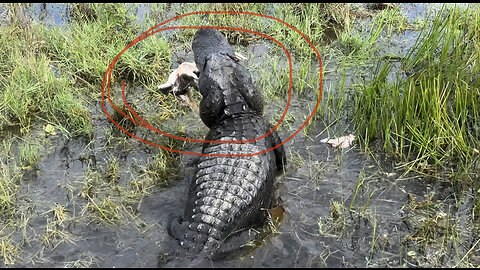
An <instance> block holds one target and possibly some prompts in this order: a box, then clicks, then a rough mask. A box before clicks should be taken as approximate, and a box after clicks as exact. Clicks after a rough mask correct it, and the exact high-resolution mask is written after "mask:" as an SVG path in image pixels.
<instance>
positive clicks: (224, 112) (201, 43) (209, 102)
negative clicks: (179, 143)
mask: <svg viewBox="0 0 480 270" xmlns="http://www.w3.org/2000/svg"><path fill="white" fill-rule="evenodd" d="M192 50H193V53H194V55H195V64H196V65H197V67H198V69H199V71H200V77H199V85H198V88H199V90H200V94H201V95H202V97H203V99H202V101H201V102H200V118H201V119H202V121H203V122H204V123H205V125H207V126H208V127H212V126H213V125H214V124H215V123H216V122H217V121H219V120H220V119H222V117H224V116H231V115H236V114H243V113H254V114H257V115H262V114H263V94H262V92H261V91H258V89H257V88H256V87H255V85H254V84H253V81H252V78H251V76H250V73H249V72H248V71H247V70H246V68H245V67H244V66H243V65H241V64H239V61H240V60H241V58H240V57H239V56H238V54H237V55H236V54H235V52H234V50H233V48H232V47H231V46H230V44H228V41H227V39H226V38H225V36H223V35H222V33H220V32H219V31H218V30H216V29H211V28H202V29H200V30H198V31H197V32H196V33H195V37H194V39H193V43H192Z"/></svg>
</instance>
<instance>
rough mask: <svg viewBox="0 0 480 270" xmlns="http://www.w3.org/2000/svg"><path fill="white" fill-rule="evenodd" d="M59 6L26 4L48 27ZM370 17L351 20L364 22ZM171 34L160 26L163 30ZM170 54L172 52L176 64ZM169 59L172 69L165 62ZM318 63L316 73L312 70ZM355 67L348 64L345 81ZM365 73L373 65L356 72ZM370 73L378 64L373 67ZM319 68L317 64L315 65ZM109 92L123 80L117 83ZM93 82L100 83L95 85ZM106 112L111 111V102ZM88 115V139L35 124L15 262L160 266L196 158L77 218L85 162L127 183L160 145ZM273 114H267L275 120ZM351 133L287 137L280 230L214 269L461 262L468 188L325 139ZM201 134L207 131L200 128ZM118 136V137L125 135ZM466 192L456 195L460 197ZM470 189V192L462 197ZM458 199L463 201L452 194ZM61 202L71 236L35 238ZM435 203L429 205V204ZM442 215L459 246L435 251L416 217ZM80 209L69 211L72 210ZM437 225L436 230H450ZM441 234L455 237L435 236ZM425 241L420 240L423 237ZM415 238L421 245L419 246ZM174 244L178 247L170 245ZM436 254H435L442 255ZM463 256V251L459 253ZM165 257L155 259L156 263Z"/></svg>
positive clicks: (304, 107)
mask: <svg viewBox="0 0 480 270" xmlns="http://www.w3.org/2000/svg"><path fill="white" fill-rule="evenodd" d="M432 8H437V6H435V5H433V4H401V12H402V13H403V14H405V15H406V16H407V17H408V19H409V20H412V21H413V20H416V19H424V17H425V15H426V13H427V12H428V11H429V10H431V9H432ZM66 9H67V7H66V5H62V4H45V5H44V4H32V6H31V10H30V12H31V14H32V17H33V18H34V19H35V20H38V21H43V22H45V23H46V24H51V25H52V26H54V25H56V26H62V25H66V24H68V15H67V14H68V13H67V11H66ZM146 10H148V5H140V7H139V8H138V9H137V10H136V14H137V15H139V17H141V14H143V13H145V12H146ZM369 20H371V19H369V18H366V19H363V20H357V21H356V23H357V24H359V25H360V26H358V27H361V25H362V24H367V23H368V22H369ZM166 35H167V34H166ZM417 36H418V31H413V30H406V31H404V32H403V33H393V34H392V37H391V38H390V39H389V40H388V41H385V42H386V43H385V44H386V46H384V51H385V52H384V53H385V54H389V53H395V54H397V55H404V54H405V53H406V51H407V50H408V49H409V48H410V47H411V46H412V45H413V44H414V43H415V40H416V38H417ZM270 46H272V44H269V43H265V42H254V43H252V44H249V45H248V46H246V47H245V46H244V47H242V48H239V50H241V51H242V52H243V53H244V54H246V55H247V57H248V60H247V61H246V63H245V65H246V66H247V67H249V69H250V70H251V72H252V74H253V77H254V79H255V80H258V77H256V76H257V75H256V74H257V72H255V71H256V70H259V69H265V68H268V67H267V66H265V64H263V63H264V62H265V60H264V58H265V57H267V56H268V51H269V48H270ZM178 48H180V49H178V50H176V51H175V53H174V54H173V56H174V57H177V58H178V57H180V56H181V57H183V58H185V60H186V61H192V60H193V55H192V53H191V52H186V51H183V50H182V49H181V46H178ZM322 60H324V63H326V65H325V66H323V68H324V69H326V70H327V71H329V72H325V75H324V80H323V82H322V83H323V91H325V94H326V95H335V93H336V91H337V89H338V87H339V85H338V83H337V82H338V81H339V80H340V76H341V74H339V73H337V72H335V70H336V68H337V66H336V64H335V61H334V59H333V58H329V57H328V56H326V57H325V59H322ZM172 62H175V61H172ZM172 68H175V66H172ZM318 68H319V63H318V61H317V62H316V63H314V65H313V70H318ZM355 72H356V71H350V73H348V72H347V81H346V83H347V84H348V83H351V81H349V78H350V76H353V73H355ZM362 72H364V73H365V76H366V77H367V78H368V77H369V76H371V74H372V73H369V71H362ZM371 72H373V68H372V71H371ZM312 73H313V74H314V72H312ZM113 89H114V91H116V95H120V94H119V93H121V92H120V91H121V88H120V87H119V86H118V85H114V86H113ZM99 91H100V86H99ZM314 91H318V88H315V89H314V88H312V89H311V90H310V92H307V94H305V95H303V96H295V95H294V96H293V97H292V101H291V104H290V107H289V110H288V117H287V118H286V119H287V120H285V123H284V124H282V126H280V128H279V134H280V137H281V138H282V139H283V140H285V139H287V138H288V137H289V136H290V135H292V134H293V132H295V131H296V130H297V129H298V128H299V127H300V126H301V124H302V123H303V122H304V121H305V120H306V118H307V117H308V115H309V114H310V113H311V111H312V109H313V108H314V106H315V102H316V100H315V92H314ZM145 96H146V95H145V93H144V90H143V88H142V87H136V88H131V89H129V90H128V95H127V99H128V100H131V101H132V102H133V101H135V100H136V101H139V100H140V102H139V103H138V104H143V102H148V100H146V97H145ZM285 104H286V101H285V103H284V104H277V103H269V102H268V101H267V110H266V113H265V117H266V118H267V119H268V120H269V121H273V120H275V121H277V120H278V116H279V115H281V113H280V114H278V112H282V111H283V108H284V106H285ZM106 107H107V111H109V112H110V113H111V114H113V109H112V108H111V106H109V105H108V104H107V105H106ZM91 113H92V120H93V123H94V129H95V130H94V136H93V140H89V139H86V138H74V139H72V138H67V137H66V136H64V135H62V134H61V133H59V134H57V135H51V136H48V137H45V133H44V130H43V129H42V127H41V126H36V127H35V128H34V131H33V132H34V133H35V134H37V136H38V137H42V138H43V141H44V143H43V146H42V148H41V152H42V158H41V159H40V160H39V162H38V165H37V167H36V168H34V169H33V170H30V171H28V173H26V174H25V175H24V178H23V180H22V187H21V191H20V196H19V201H20V202H19V205H20V208H23V211H24V212H25V214H26V215H28V216H29V219H28V226H25V227H24V228H25V231H24V232H18V233H16V234H14V235H12V238H13V239H17V240H19V239H21V240H22V241H19V242H22V243H23V244H22V248H21V249H22V253H21V257H22V259H21V263H20V262H19V263H18V264H16V265H14V266H19V267H40V266H41V267H64V266H98V267H157V266H163V265H162V262H159V260H160V259H159V257H161V256H160V253H161V252H162V250H165V248H167V249H168V248H169V247H168V246H166V245H171V244H172V242H171V239H170V237H169V236H168V234H167V229H166V224H167V218H168V215H169V214H170V213H181V212H182V211H183V198H184V196H185V182H184V178H185V176H187V175H188V173H189V172H190V167H189V166H190V165H191V160H192V158H193V156H190V155H185V154H180V155H179V157H178V158H179V160H180V162H179V164H178V174H177V175H176V176H175V177H172V178H173V179H170V181H169V184H168V185H167V186H160V187H157V188H155V189H154V190H151V191H150V192H149V193H148V194H146V195H145V196H143V197H142V199H141V200H140V201H139V202H138V203H137V204H135V205H132V206H131V207H132V209H133V210H132V211H128V213H133V214H132V216H127V217H125V218H124V220H123V221H122V222H119V223H117V224H115V225H111V224H102V223H98V222H92V221H91V220H88V219H87V218H85V217H84V215H83V213H82V211H85V210H84V209H85V205H86V204H87V202H88V201H87V200H85V199H84V198H82V197H81V196H80V194H81V192H82V190H83V188H84V181H85V178H86V177H87V174H88V173H89V172H88V171H89V170H91V169H92V168H95V169H98V170H100V171H101V170H106V169H105V168H106V167H108V164H109V161H110V160H112V159H115V160H116V162H117V165H118V166H117V167H118V175H119V178H118V183H119V185H122V184H123V185H127V184H128V183H129V181H131V180H132V179H135V178H136V177H138V176H139V175H140V174H141V173H142V172H141V171H142V170H140V169H139V168H144V167H145V166H146V164H148V163H149V162H151V161H152V159H153V156H154V155H155V154H156V153H158V152H159V149H158V148H155V147H153V146H151V145H147V144H145V143H143V142H141V141H138V140H136V139H134V138H130V137H128V136H126V137H125V138H123V140H124V143H123V144H122V147H115V148H108V147H106V145H108V143H109V141H108V140H110V138H111V136H110V135H111V134H108V132H109V131H111V132H115V129H116V127H115V126H114V125H113V124H112V123H111V122H110V120H109V119H108V118H107V117H106V115H105V114H104V112H103V111H102V107H101V103H100V101H98V102H97V103H96V104H91ZM180 121H182V122H183V123H187V124H185V126H186V127H187V128H186V131H185V132H186V134H187V135H188V136H192V137H195V136H198V138H200V137H203V136H204V134H206V132H207V129H206V128H205V127H204V126H203V124H202V123H201V122H200V121H199V120H198V116H197V115H195V114H194V113H193V112H190V111H188V110H185V114H184V115H182V116H178V117H177V118H175V119H173V120H171V122H170V124H171V125H175V124H176V123H178V122H180ZM275 121H274V122H275ZM350 133H353V127H352V126H351V125H349V124H348V123H347V122H345V121H344V122H341V121H340V122H339V123H337V124H335V125H332V126H330V125H329V123H325V122H322V121H316V123H315V124H314V125H312V126H310V127H309V130H308V133H307V134H306V133H305V132H303V131H301V132H299V133H298V135H297V136H295V137H293V138H292V139H291V140H289V141H288V142H287V143H286V144H285V149H286V151H287V156H288V157H289V158H288V162H289V164H288V166H287V169H286V172H285V174H284V175H282V176H280V177H278V179H277V181H278V189H277V190H276V193H275V197H276V201H277V203H278V205H279V206H280V207H282V208H283V209H284V211H285V212H284V213H283V215H282V218H281V221H280V222H279V223H278V224H277V226H276V231H274V232H272V233H270V234H268V235H266V236H265V237H263V238H262V239H261V241H259V242H258V243H257V244H256V247H255V248H253V249H252V250H251V251H250V252H248V253H239V254H238V256H233V257H231V258H230V257H229V258H228V259H223V260H219V261H215V262H212V266H214V267H368V266H376V267H379V266H391V267H400V266H422V265H433V266H456V265H457V264H458V263H459V261H460V260H459V259H458V258H457V255H456V254H455V252H458V251H459V250H460V251H463V252H464V253H465V252H466V251H468V250H469V249H470V247H471V246H472V245H473V244H474V243H475V241H477V239H478V236H477V235H476V234H475V230H472V229H471V227H470V226H471V224H470V221H469V220H468V212H469V211H470V210H471V207H472V203H473V202H472V199H471V196H469V195H468V194H471V192H473V191H470V190H467V191H465V190H464V188H463V187H462V186H459V185H454V184H451V183H450V182H448V181H445V182H443V181H438V180H436V181H433V180H430V179H428V178H427V177H422V176H418V175H410V174H408V175H403V171H402V170H401V169H399V168H397V164H396V163H395V162H394V161H392V160H389V159H386V158H384V157H383V156H381V155H376V154H373V155H370V154H368V153H364V152H362V151H361V149H360V148H359V147H358V145H357V144H356V143H354V144H353V145H352V146H351V147H348V148H345V149H340V148H334V147H332V146H331V145H329V144H326V143H321V142H320V140H322V139H324V138H327V137H337V136H342V135H347V134H350ZM135 134H136V135H138V136H139V137H142V138H148V136H150V135H149V134H150V133H148V132H147V131H145V130H143V129H140V128H137V129H135ZM202 134H203V135H202ZM120 137H121V136H120ZM181 147H184V148H182V149H181V150H185V151H192V152H200V149H201V146H200V144H185V145H184V146H181ZM460 194H462V195H460ZM465 194H467V195H465ZM458 196H462V199H460V198H458ZM415 202H417V203H421V202H425V203H431V207H430V208H429V209H428V210H425V211H421V210H419V209H420V208H419V207H415V206H414V204H415ZM54 205H62V206H64V207H65V208H66V209H67V210H68V213H69V215H70V217H71V219H69V220H68V221H67V225H65V228H66V229H65V230H64V231H62V233H63V234H65V235H66V236H68V237H63V238H61V239H65V240H63V241H58V242H56V243H55V245H53V246H46V245H45V244H44V242H42V241H40V237H39V236H40V235H44V234H45V232H46V230H47V231H48V228H47V227H48V226H47V225H48V221H49V220H50V219H52V212H51V209H52V206H54ZM432 212H433V213H432ZM434 214H438V217H437V218H436V219H435V220H436V221H437V222H438V223H441V222H443V223H447V224H448V223H449V222H453V220H455V221H454V222H455V224H453V225H451V226H457V228H458V232H459V233H458V235H457V243H458V246H457V245H456V244H455V243H453V244H450V245H445V246H447V247H448V248H449V250H447V251H444V250H442V252H440V251H439V249H440V248H438V247H436V246H435V244H434V243H430V242H429V243H428V245H427V244H426V243H427V242H428V241H427V240H428V239H420V240H419V238H420V237H421V236H420V235H419V234H417V232H418V231H420V230H421V229H422V228H423V227H421V226H420V225H418V224H419V221H418V220H419V219H423V220H425V219H428V218H432V216H431V215H434ZM75 217H76V218H75ZM445 226H446V225H444V226H443V227H442V228H444V229H445ZM438 237H439V238H438V239H439V241H447V242H448V241H450V242H451V241H452V239H447V238H448V237H442V235H441V234H439V235H438ZM418 243H420V244H418ZM417 244H418V245H421V246H422V248H419V247H418V246H417ZM171 248H174V247H173V246H172V247H171ZM440 253H441V254H440ZM464 253H463V254H464ZM160 261H161V260H160Z"/></svg>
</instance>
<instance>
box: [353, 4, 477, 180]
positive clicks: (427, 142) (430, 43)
mask: <svg viewBox="0 0 480 270" xmlns="http://www.w3.org/2000/svg"><path fill="white" fill-rule="evenodd" d="M478 14H479V9H478V7H477V8H475V9H470V10H460V9H458V8H453V9H451V10H446V9H442V10H441V11H440V13H439V14H437V15H436V17H435V18H434V20H433V23H432V26H431V28H426V27H425V28H423V30H422V32H421V34H420V38H419V39H418V40H417V43H416V44H415V46H414V47H413V48H412V49H411V50H410V51H409V53H408V54H407V56H406V58H405V59H404V61H403V63H402V66H403V70H405V71H407V73H410V74H411V75H410V76H408V77H406V78H404V79H402V77H401V74H400V72H398V73H397V77H396V80H394V81H393V82H390V81H388V79H387V77H388V76H389V75H390V74H391V73H392V64H391V63H390V62H387V63H385V64H384V65H383V67H381V68H380V70H379V72H378V73H377V74H376V77H375V78H374V80H373V81H372V82H371V83H369V84H368V85H361V86H360V87H359V88H360V89H359V92H358V95H357V97H356V102H355V104H356V105H355V106H356V112H355V118H354V122H355V125H356V130H357V135H358V136H360V137H361V138H362V141H363V144H364V146H365V147H368V146H369V145H370V142H371V141H372V140H374V139H378V140H380V141H381V142H382V144H383V147H382V148H383V150H384V151H385V152H386V153H388V154H390V155H392V156H396V157H399V158H401V159H402V160H404V161H410V163H408V164H407V165H406V166H408V167H407V168H408V169H415V170H417V171H419V172H421V173H426V174H429V175H436V174H437V173H438V172H439V171H441V170H448V169H449V168H453V169H454V170H456V171H457V172H459V173H460V174H462V173H463V174H467V175H468V174H470V173H472V172H473V169H474V168H475V167H474V166H472V165H473V164H474V161H476V160H478V155H476V154H475V152H474V148H477V149H478V146H479V141H480V129H479V127H478V122H479V121H480V111H479V108H480V92H478V87H479V85H480V81H478V79H476V78H477V77H478V74H479V71H480V64H479V62H478V60H479V56H480V47H479V46H478V44H479V42H480V33H479V31H480V27H479V26H480V16H479V15H478ZM456 165H458V166H456Z"/></svg>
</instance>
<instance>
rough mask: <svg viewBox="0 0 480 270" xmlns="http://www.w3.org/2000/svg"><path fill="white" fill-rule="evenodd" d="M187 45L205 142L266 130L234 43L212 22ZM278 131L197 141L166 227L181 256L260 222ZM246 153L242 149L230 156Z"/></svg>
mask: <svg viewBox="0 0 480 270" xmlns="http://www.w3.org/2000/svg"><path fill="white" fill-rule="evenodd" d="M192 49H193V53H194V58H195V64H196V66H197V67H198V70H199V77H198V89H199V91H200V94H201V95H202V100H201V102H200V106H199V108H200V111H199V115H200V118H201V120H202V121H203V123H204V124H205V125H206V126H207V127H208V128H209V129H210V130H209V132H208V134H207V135H206V137H205V140H208V141H248V140H253V139H256V138H258V137H261V136H262V135H265V134H266V133H268V132H269V131H270V130H271V129H272V126H271V125H270V124H269V123H268V122H267V121H266V120H265V119H263V116H262V115H263V110H264V108H263V107H264V104H263V94H262V92H261V91H259V90H258V89H257V88H256V87H255V85H254V83H253V80H252V78H251V75H250V74H249V72H248V71H247V69H246V68H245V67H244V66H243V65H242V64H241V63H239V61H240V59H239V58H238V57H236V56H235V53H234V50H233V48H232V47H231V46H230V44H229V43H228V41H227V40H226V38H225V37H224V36H223V34H221V33H220V32H219V31H218V30H216V29H211V28H201V29H199V30H198V31H197V32H196V33H195V36H194V40H193V43H192ZM280 143H281V140H280V137H279V136H278V134H277V133H276V131H273V132H271V133H270V134H269V135H268V136H266V137H264V138H262V139H259V140H256V141H252V142H248V143H234V142H233V143H217V142H206V143H204V144H203V147H202V153H203V154H210V155H212V154H213V155H227V156H206V155H202V156H200V158H198V160H197V167H196V169H195V173H194V174H193V175H192V176H191V180H190V181H189V182H190V183H189V187H188V191H187V193H188V194H187V198H186V206H185V212H184V215H183V216H175V217H172V218H171V220H170V221H169V226H168V232H169V234H170V235H171V236H172V237H173V238H175V239H176V240H177V241H178V243H179V245H180V246H181V247H182V248H179V249H180V250H183V251H184V252H185V254H186V257H187V258H190V259H192V260H193V259H195V258H202V259H207V260H212V259H214V256H215V254H216V253H217V252H218V251H219V248H220V246H221V245H222V243H224V242H225V240H226V239H227V238H229V237H230V236H232V235H234V234H235V233H237V232H240V231H245V230H248V229H249V228H252V227H254V226H260V225H262V224H264V222H265V220H266V217H267V216H268V214H267V212H266V209H269V208H270V206H271V201H272V193H273V186H274V182H275V179H276V177H277V176H278V175H279V173H281V172H282V171H283V168H284V166H285V164H286V155H285V150H284V148H283V145H281V146H279V147H277V148H275V149H274V150H271V151H266V152H265V153H262V154H259V155H249V154H255V153H259V152H263V151H265V150H268V149H271V148H273V147H275V146H277V145H279V144H280ZM230 155H245V156H230Z"/></svg>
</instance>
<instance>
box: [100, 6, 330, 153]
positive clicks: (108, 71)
mask: <svg viewBox="0 0 480 270" xmlns="http://www.w3.org/2000/svg"><path fill="white" fill-rule="evenodd" d="M210 13H213V14H248V15H254V16H260V17H265V18H269V19H273V20H276V21H278V22H281V23H283V24H284V25H286V26H288V27H289V28H291V29H292V30H294V31H296V32H297V33H299V34H300V35H301V36H302V37H303V38H304V39H305V40H306V41H307V42H308V43H309V45H310V46H311V47H312V48H313V50H314V51H315V53H316V54H317V57H318V60H319V64H320V69H319V77H320V84H319V85H320V87H319V97H318V100H317V102H316V104H315V108H314V109H313V111H312V113H311V114H310V115H309V117H308V118H307V120H306V121H305V122H304V123H303V124H302V125H301V126H300V128H298V129H297V131H295V132H294V133H293V134H292V135H291V136H290V137H288V138H287V139H286V140H284V141H282V142H281V143H279V144H278V145H276V146H274V147H272V148H270V149H266V150H264V151H261V152H258V153H250V154H203V153H196V152H188V151H182V150H177V149H172V148H168V147H165V146H161V145H157V144H155V143H152V142H150V141H147V140H144V139H142V138H139V137H137V136H135V135H133V134H131V133H130V132H128V131H126V130H125V129H124V128H123V127H121V126H120V125H119V124H118V123H117V122H115V121H114V120H113V119H112V117H111V116H110V114H108V112H107V110H106V108H105V91H104V88H105V81H106V80H107V77H108V83H107V88H108V100H109V102H110V104H111V105H112V106H113V107H115V105H114V104H113V103H112V102H111V100H110V78H111V73H112V71H113V67H114V65H115V63H116V61H117V60H118V58H119V57H120V55H121V54H123V53H124V52H125V51H126V50H127V49H128V48H130V47H131V46H133V45H134V44H135V43H137V42H138V41H140V40H143V39H144V38H146V37H148V36H150V35H152V34H155V33H157V32H160V31H163V30H167V29H178V28H222V27H214V26H204V27H198V26H188V27H173V28H168V27H167V28H161V29H159V30H156V31H153V29H155V28H158V27H159V26H161V25H163V24H165V23H167V22H170V21H173V20H176V19H179V18H181V17H185V16H190V15H194V14H210ZM223 28H224V29H234V30H242V31H246V32H251V33H256V32H255V31H251V30H247V29H239V28H230V27H223ZM162 29H163V30H162ZM150 31H153V32H152V33H149V32H150ZM258 34H260V35H262V36H264V37H266V35H264V34H261V33H258ZM267 38H268V37H267ZM272 40H273V38H272ZM281 46H282V47H283V45H281ZM285 50H286V49H285ZM286 52H287V55H288V56H289V54H288V51H286ZM290 65H291V62H290ZM290 68H291V66H290ZM322 73H323V72H322V60H321V57H320V54H319V53H318V51H317V49H316V48H315V46H314V45H313V43H312V42H311V41H310V40H309V39H308V38H307V37H306V36H305V35H304V34H303V33H302V32H300V31H299V30H298V29H296V28H295V27H293V26H291V25H290V24H288V23H286V22H284V21H282V20H280V19H278V18H275V17H272V16H268V15H263V14H259V13H252V12H243V11H197V12H191V13H186V14H183V15H180V16H177V17H174V18H171V19H169V20H166V21H164V22H162V23H160V24H158V25H156V26H154V27H152V28H150V29H149V30H147V31H146V32H145V33H143V34H142V35H140V36H138V37H137V38H136V39H134V40H133V41H132V42H130V44H128V45H127V46H126V47H125V48H124V49H123V50H122V51H121V52H120V53H119V54H118V55H117V57H115V59H114V60H113V61H112V62H111V63H110V65H109V66H108V68H107V71H106V73H105V75H104V78H103V81H102V109H103V111H104V112H105V114H106V115H107V117H108V118H109V119H110V121H112V122H113V123H114V124H115V125H116V126H117V127H118V128H120V129H121V130H122V131H124V132H125V133H127V134H128V135H130V136H131V137H134V138H136V139H138V140H140V141H142V142H144V143H147V144H150V145H152V146H156V147H159V148H162V149H165V150H169V151H173V152H177V153H183V154H190V155H198V156H223V157H225V156H254V155H260V154H263V153H266V152H269V151H271V150H274V149H276V148H278V147H280V146H282V145H283V144H285V143H286V142H288V141H289V140H291V139H292V138H293V137H294V136H296V135H297V134H298V133H299V132H300V131H301V130H302V129H303V128H304V127H305V125H306V124H307V123H308V121H310V119H311V118H312V117H313V114H314V113H315V111H316V110H317V109H318V106H319V104H320V100H321V97H322ZM124 85H125V83H123V89H124ZM291 87H292V77H291V69H290V91H291ZM290 91H289V95H290ZM122 94H123V97H124V91H122ZM125 101H126V100H124V102H125ZM128 107H129V106H128ZM115 109H116V110H117V111H119V112H120V113H122V114H123V115H125V114H124V113H123V112H121V111H120V110H118V108H116V107H115ZM287 110H288V106H287V108H286V110H285V112H284V115H283V116H282V118H281V120H283V117H284V116H285V114H286V112H287ZM131 111H132V112H133V110H131ZM125 116H126V117H128V116H127V115H125ZM128 118H129V119H131V120H132V121H134V122H135V123H137V124H140V125H142V126H144V127H145V125H143V124H141V123H138V122H137V121H136V120H134V119H132V118H130V117H128ZM142 121H144V120H143V119H142ZM144 123H145V124H146V125H148V126H150V125H149V124H148V123H146V122H144ZM280 123H281V121H279V123H277V125H276V126H275V127H274V128H273V129H272V130H270V131H269V133H267V134H265V135H264V136H263V137H265V136H267V135H268V134H270V133H271V132H273V130H274V129H275V128H276V127H278V125H279V124H280ZM150 127H151V126H150ZM152 128H153V127H152ZM162 133H163V132H162ZM169 135H170V134H169ZM171 136H173V135H171ZM182 139H186V140H193V139H187V138H182ZM258 139H261V138H258ZM258 139H257V140H258ZM254 140H255V139H254ZM254 140H251V141H254ZM203 141H204V140H203ZM204 142H209V141H204ZM213 142H215V141H213ZM220 142H221V143H228V141H220ZM239 142H240V141H235V143H239Z"/></svg>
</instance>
